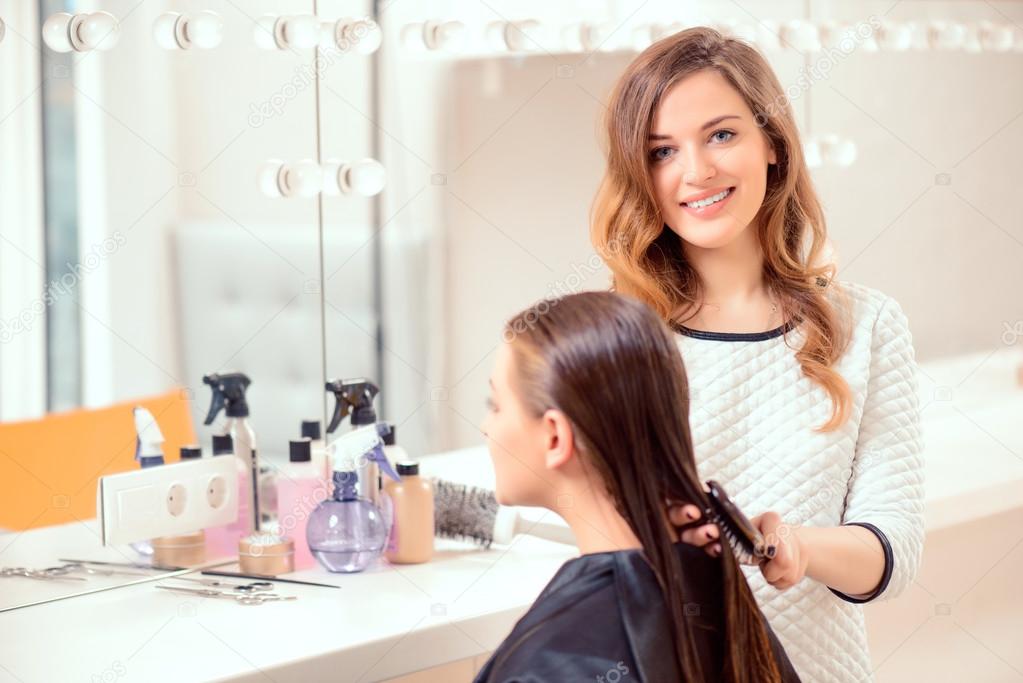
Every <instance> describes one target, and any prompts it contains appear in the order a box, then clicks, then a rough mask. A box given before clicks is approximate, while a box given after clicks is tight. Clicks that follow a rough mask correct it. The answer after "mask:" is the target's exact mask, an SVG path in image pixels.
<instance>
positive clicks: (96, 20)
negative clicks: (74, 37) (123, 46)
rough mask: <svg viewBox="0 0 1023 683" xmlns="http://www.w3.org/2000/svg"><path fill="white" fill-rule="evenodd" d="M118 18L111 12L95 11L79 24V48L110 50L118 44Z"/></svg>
mask: <svg viewBox="0 0 1023 683" xmlns="http://www.w3.org/2000/svg"><path fill="white" fill-rule="evenodd" d="M117 38H118V24H117V19H116V18H115V17H114V15H113V14H110V13H109V12H93V13H92V14H89V15H87V16H86V17H84V18H83V19H82V21H81V22H80V23H79V24H78V40H79V41H81V46H80V47H79V48H78V50H80V51H81V50H109V49H111V48H112V47H114V45H116V44H117Z"/></svg>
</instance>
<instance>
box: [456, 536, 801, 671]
mask: <svg viewBox="0 0 1023 683" xmlns="http://www.w3.org/2000/svg"><path fill="white" fill-rule="evenodd" d="M675 548H676V550H677V552H678V553H679V557H680V558H681V560H682V579H683V583H684V586H683V590H684V592H685V595H686V596H688V598H687V599H690V600H693V601H694V602H692V603H689V604H688V605H686V606H685V607H684V612H685V614H687V615H689V618H690V619H691V621H690V622H689V623H690V624H691V625H693V626H694V627H695V628H694V630H693V632H694V639H695V642H696V650H697V652H698V654H699V657H700V662H701V664H702V666H703V671H704V672H705V675H707V676H708V680H715V678H714V676H715V674H717V673H719V672H720V671H721V670H722V666H723V665H722V661H723V657H724V651H723V637H724V636H723V633H724V629H723V625H722V618H723V603H722V593H721V591H722V576H721V567H720V561H719V560H717V559H715V558H712V557H710V556H708V555H707V553H706V552H704V551H703V550H702V549H701V548H697V547H694V546H691V545H689V544H686V543H677V544H676V545H675ZM640 552H641V551H639V550H623V551H617V552H605V553H594V554H592V555H583V556H582V557H578V558H576V559H573V560H569V561H568V562H566V563H565V564H564V565H563V566H562V567H561V569H559V570H558V573H557V574H555V575H554V578H553V579H551V582H550V583H549V584H547V587H546V588H544V589H543V592H542V593H540V597H538V598H537V599H536V602H534V603H533V606H532V607H530V608H529V611H528V612H526V614H525V616H523V617H522V619H520V620H519V622H518V623H517V624H516V625H515V628H514V629H512V632H511V635H509V636H508V637H507V638H506V639H505V640H504V642H503V643H501V645H500V646H499V647H498V648H497V650H496V651H495V652H494V654H493V655H492V656H491V657H490V660H489V661H487V663H486V664H485V665H484V666H483V668H482V669H481V670H480V672H479V674H477V676H476V679H475V681H476V683H568V682H572V681H591V682H593V681H596V682H598V683H600V682H604V683H617V682H618V681H625V682H626V683H635V682H638V681H644V682H645V683H667V682H669V681H672V682H674V681H680V680H682V678H681V674H680V673H679V671H678V668H677V666H676V664H675V656H674V654H673V652H674V649H673V647H672V643H671V632H670V626H669V618H668V613H667V610H666V608H665V606H664V598H663V596H662V594H661V590H660V587H659V586H658V585H657V579H656V578H655V577H654V573H653V570H652V569H651V568H650V566H649V565H648V564H647V563H646V561H645V560H644V559H643V557H642V555H641V554H640ZM765 623H766V620H765ZM767 628H768V635H769V637H770V639H771V645H772V647H773V649H774V653H775V657H776V659H777V661H778V665H779V668H780V669H781V672H782V680H783V681H798V680H799V677H798V676H797V675H796V672H795V670H794V669H793V668H792V664H791V663H790V662H789V659H788V657H787V656H786V655H785V651H784V650H783V649H782V647H781V645H780V644H779V643H778V640H777V638H776V637H775V635H774V632H773V631H771V629H770V626H768V627H767Z"/></svg>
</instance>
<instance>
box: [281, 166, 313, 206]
mask: <svg viewBox="0 0 1023 683" xmlns="http://www.w3.org/2000/svg"><path fill="white" fill-rule="evenodd" d="M283 179H284V182H283V187H282V188H281V189H282V190H283V191H284V192H285V194H286V195H287V196H289V197H314V196H316V193H318V192H319V191H320V188H321V187H322V186H323V172H322V171H321V170H320V167H319V165H318V164H317V163H316V162H315V161H313V160H311V159H303V160H302V161H299V162H296V163H294V164H292V165H291V166H289V167H288V168H287V169H285V171H284V174H283Z"/></svg>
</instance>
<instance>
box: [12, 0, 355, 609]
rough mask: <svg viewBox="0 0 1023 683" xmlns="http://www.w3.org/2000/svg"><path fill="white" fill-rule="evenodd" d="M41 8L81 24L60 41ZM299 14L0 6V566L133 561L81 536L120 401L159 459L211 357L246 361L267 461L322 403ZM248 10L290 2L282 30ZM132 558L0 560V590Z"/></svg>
mask: <svg viewBox="0 0 1023 683" xmlns="http://www.w3.org/2000/svg"><path fill="white" fill-rule="evenodd" d="M61 12H66V13H69V14H71V15H74V18H73V19H72V21H74V22H81V26H80V27H79V28H78V30H77V31H72V32H71V33H72V34H73V35H72V37H71V38H69V32H68V28H67V21H66V20H65V22H64V23H63V24H60V23H59V19H60V18H59V17H58V18H57V19H52V18H51V17H53V16H54V15H57V14H58V13H61ZM169 12H174V13H177V14H178V16H173V15H168V14H167V13H169ZM100 13H105V14H100ZM312 13H313V5H312V2H311V1H306V2H271V1H259V2H245V3H235V2H229V1H225V0H209V1H207V0H196V1H194V2H193V1H191V0H188V1H180V0H175V2H162V1H155V2H153V1H149V2H144V3H137V2H127V1H121V0H96V1H92V2H88V1H82V2H72V1H69V2H60V1H56V0H42V1H41V2H3V3H0V18H2V20H3V22H4V25H5V26H6V31H5V32H4V33H5V35H4V38H3V40H2V41H0V91H2V96H0V103H2V104H0V120H2V122H0V136H2V142H0V163H2V177H3V180H2V182H0V185H2V189H0V196H2V201H0V206H2V207H3V208H2V209H0V210H2V212H3V213H2V223H0V233H2V235H3V239H2V246H0V270H2V272H3V281H2V284H0V297H2V305H0V309H2V311H3V315H2V319H3V323H4V327H3V331H4V339H3V344H2V345H0V368H2V369H0V375H2V376H3V378H4V381H3V386H4V389H3V391H2V396H0V419H2V424H0V434H3V435H4V436H2V437H0V482H2V483H0V488H2V490H3V491H4V493H3V495H2V497H3V499H4V502H3V504H2V505H0V508H2V511H3V512H2V514H3V520H0V527H3V529H4V533H3V534H2V535H0V566H2V567H8V568H11V567H24V568H29V569H31V568H46V567H54V566H60V565H63V564H65V563H64V562H62V561H61V560H63V559H68V558H70V559H79V558H82V559H88V560H102V561H108V562H117V563H124V564H131V563H138V562H142V563H145V562H147V561H148V559H147V556H146V555H144V554H139V553H136V552H135V551H134V550H133V549H132V548H129V547H127V546H125V547H107V548H104V547H102V545H101V543H100V536H99V531H98V528H97V524H96V519H95V517H96V482H97V478H98V477H100V476H102V475H105V474H111V473H114V472H120V471H127V470H130V469H133V468H137V467H138V466H139V465H138V463H136V462H135V461H134V459H133V456H134V453H135V436H136V434H135V422H134V420H133V408H134V406H136V405H139V406H144V407H146V408H147V409H149V411H150V412H151V414H152V415H153V417H154V418H155V419H156V421H157V423H158V424H159V426H160V428H161V431H162V433H163V437H164V439H165V441H164V443H163V451H164V455H165V459H166V462H168V463H173V462H176V461H177V460H178V459H179V449H180V447H182V446H185V445H188V444H192V443H195V444H200V445H201V446H202V447H203V449H204V450H205V454H206V456H207V457H209V455H210V453H209V451H210V440H211V436H212V434H213V433H214V432H215V430H217V429H219V428H220V427H221V425H222V423H223V421H224V415H223V413H221V414H220V415H218V416H217V419H216V421H215V422H214V423H213V424H212V425H210V426H206V425H205V424H204V421H205V418H206V414H207V411H208V409H209V406H210V400H211V391H210V387H209V386H207V385H205V384H204V383H203V376H204V375H206V374H209V373H223V372H226V371H240V372H243V373H245V374H246V375H248V376H249V377H250V378H251V379H252V384H251V387H250V388H249V390H248V400H249V405H250V409H251V418H250V419H251V423H252V425H253V428H254V430H255V432H256V435H257V441H258V446H259V450H260V453H261V456H262V458H263V460H264V461H265V464H267V465H268V466H273V465H274V463H276V462H279V461H280V460H281V459H282V458H283V459H286V458H287V453H288V440H289V439H291V438H296V437H298V436H299V433H300V428H301V422H302V421H303V420H307V419H308V420H317V421H322V420H323V411H324V404H325V401H324V395H323V377H324V371H323V342H322V340H323V334H322V325H321V272H320V248H319V247H320V232H319V215H318V205H317V201H318V191H319V187H318V185H315V184H313V185H312V186H311V185H310V182H311V180H310V178H312V180H315V173H310V172H309V170H308V169H309V168H310V167H314V166H315V163H316V158H317V137H316V129H317V116H316V108H315V107H316V101H315V92H314V88H313V87H311V83H310V82H308V81H307V82H306V83H305V85H304V86H303V81H302V80H301V78H302V76H303V74H305V75H308V74H310V73H311V72H312V65H313V61H314V52H315V50H314V49H313V47H312V45H311V44H310V43H309V42H308V40H309V35H307V34H308V33H309V31H310V20H311V17H312ZM81 15H85V16H84V17H82V16H81ZM263 15H274V16H279V15H299V17H300V19H301V18H302V17H303V16H304V17H306V19H305V21H304V22H303V21H301V20H300V21H298V22H296V23H295V24H293V25H292V27H291V32H290V33H289V36H290V37H291V38H292V41H291V43H290V44H283V45H282V44H278V43H277V42H276V41H275V37H274V35H273V25H272V24H270V26H269V27H266V26H265V25H263V24H259V23H258V22H257V20H258V19H259V18H260V17H261V16H263ZM180 17H187V19H188V24H187V26H181V23H180V21H179V20H180ZM54 22H57V23H54ZM264 23H265V22H264ZM317 29H318V25H317V24H316V23H315V22H314V21H313V22H312V30H313V32H314V33H313V36H312V37H313V38H314V39H315V38H316V30H317ZM261 33H262V35H261ZM72 39H73V41H74V44H70V43H71V42H72ZM282 187H283V188H284V190H283V191H282V189H281V188H282ZM370 346H372V345H370ZM30 530H38V531H39V532H41V534H42V535H40V534H37V533H26V532H27V531H30ZM207 559H209V560H215V559H217V558H214V557H209V558H207ZM111 567H114V566H113V565H111ZM111 571H113V570H111ZM145 574H146V572H145V570H139V569H138V568H124V567H119V568H117V571H116V572H114V573H110V572H98V571H94V572H92V573H88V574H87V573H85V572H84V571H74V572H72V573H70V574H67V575H65V576H62V577H60V578H55V579H52V580H44V579H41V578H37V579H32V578H27V577H18V576H14V577H11V578H4V579H2V580H0V608H4V607H9V606H11V605H13V604H21V603H24V602H27V601H34V600H45V599H50V598H53V597H59V596H61V595H68V594H72V593H77V592H81V591H82V590H86V589H91V588H98V587H105V586H109V585H112V584H114V583H117V582H129V581H135V580H138V579H139V578H140V576H143V575H145Z"/></svg>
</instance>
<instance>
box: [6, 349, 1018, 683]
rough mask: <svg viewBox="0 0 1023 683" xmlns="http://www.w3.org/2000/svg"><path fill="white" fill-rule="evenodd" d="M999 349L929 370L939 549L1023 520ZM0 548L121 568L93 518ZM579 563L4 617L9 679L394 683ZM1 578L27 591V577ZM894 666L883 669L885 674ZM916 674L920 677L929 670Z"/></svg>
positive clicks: (471, 462)
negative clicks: (274, 595) (1001, 522)
mask: <svg viewBox="0 0 1023 683" xmlns="http://www.w3.org/2000/svg"><path fill="white" fill-rule="evenodd" d="M1003 355H1004V356H1006V357H1005V358H993V359H990V360H985V359H984V358H983V357H962V358H959V359H954V360H950V361H946V362H943V363H941V364H928V365H926V366H924V367H923V368H921V374H920V382H921V386H920V397H921V406H922V407H923V409H924V412H923V417H924V424H923V431H924V443H925V453H924V458H925V463H926V478H927V486H926V490H927V507H926V510H927V531H928V538H929V539H930V538H932V536H934V539H935V540H936V541H937V540H938V539H939V538H941V537H943V536H942V534H944V535H948V534H950V533H951V534H957V533H959V531H957V530H958V529H967V528H972V527H970V526H969V525H971V524H973V525H975V524H977V523H981V522H980V520H985V519H992V518H994V517H996V516H1001V517H1003V518H1004V517H1005V514H1006V513H1009V514H1014V515H1017V516H1018V514H1017V513H1019V512H1020V510H1021V505H1023V502H1021V500H1020V496H1019V491H1020V490H1023V460H1021V459H1020V456H1019V455H1018V454H1020V453H1023V430H1020V428H1019V416H1020V415H1023V390H1021V389H1019V388H1018V387H1017V386H1016V385H1015V383H1014V380H1013V379H1012V377H1013V372H1014V369H1015V368H1014V365H1013V362H1014V361H1015V357H1014V356H1013V357H1008V354H1006V353H1004V352H1003ZM964 377H965V378H966V379H963V378H964ZM949 387H951V388H949ZM423 471H424V474H426V475H430V476H442V477H444V478H447V479H452V480H457V481H463V482H472V483H475V484H477V485H481V486H493V471H492V468H491V466H490V462H489V458H488V457H487V454H486V450H485V449H484V448H471V449H466V450H462V451H456V452H453V453H448V454H444V455H437V456H431V457H428V458H424V459H423ZM535 514H536V515H544V514H549V513H545V512H543V511H537V512H536V513H535ZM936 532H940V533H936ZM971 533H974V532H972V531H971ZM0 543H5V544H6V546H5V547H6V550H5V552H4V554H3V558H4V562H3V564H5V565H10V564H12V563H13V562H15V561H18V562H20V563H21V564H25V565H28V566H39V565H41V564H44V563H46V562H49V561H51V560H54V561H55V560H56V558H57V557H67V556H71V557H76V556H81V557H84V558H87V559H114V560H117V559H120V560H122V561H123V559H124V557H123V556H120V555H119V554H118V553H117V551H116V550H115V549H110V548H101V547H100V546H99V541H98V537H97V536H96V530H95V520H90V521H88V522H84V523H76V524H71V525H63V526H59V527H50V528H44V529H39V530H36V531H32V532H27V533H24V534H20V535H14V536H13V537H12V536H0ZM928 543H930V541H928ZM956 543H959V541H956ZM42 549H48V550H49V551H50V552H49V554H50V555H52V557H50V556H44V555H42V554H40V551H41V550H42ZM933 549H935V548H932V550H933ZM574 555H575V550H574V548H570V547H567V546H563V545H559V544H556V543H551V542H547V541H544V540H540V539H536V538H532V537H529V536H519V537H517V538H516V540H515V541H514V543H512V544H511V545H510V546H508V547H502V548H497V547H495V548H494V549H491V550H487V551H483V550H480V549H477V548H474V547H473V546H470V545H468V544H465V543H460V542H454V541H446V540H440V539H438V541H437V554H436V557H435V559H434V560H433V561H432V562H430V563H427V564H424V565H412V566H399V567H392V566H388V565H386V564H381V566H379V567H378V568H376V569H373V570H370V571H367V572H364V573H362V574H350V575H345V574H330V573H328V572H327V571H325V570H322V569H320V568H319V567H317V568H315V569H309V570H305V571H301V572H296V573H295V574H294V575H291V576H294V578H298V579H305V580H310V581H321V582H326V583H335V584H337V585H340V586H341V588H340V589H329V588H318V587H311V586H300V585H288V584H280V585H279V588H278V590H279V591H280V592H281V593H284V594H288V595H296V596H298V597H299V599H298V600H297V601H294V602H288V603H268V604H264V605H255V606H246V605H241V604H234V603H232V602H229V601H227V600H222V599H216V598H192V597H190V596H185V595H179V594H175V593H171V592H165V591H159V590H157V589H155V588H154V587H153V583H145V584H138V585H133V586H129V587H126V588H119V589H117V590H110V591H106V592H100V593H95V594H92V595H87V596H82V597H76V598H73V599H71V600H65V601H60V602H54V603H50V604H45V605H39V606H34V607H30V608H27V609H20V610H15V611H11V612H6V613H0V633H2V634H3V635H2V637H0V683H7V682H8V681H11V682H13V681H19V682H31V681H45V682H49V681H56V680H73V679H87V680H98V681H99V680H102V681H115V680H116V681H121V680H122V679H123V680H124V681H145V682H146V683H150V682H155V681H164V680H166V681H171V680H175V681H177V680H187V681H199V680H232V681H248V680H252V681H256V680H265V679H266V678H267V676H269V677H270V678H271V679H273V680H278V681H283V680H332V681H379V680H386V679H388V678H391V677H395V676H399V675H402V674H405V673H409V672H413V671H419V670H423V669H427V668H430V667H434V666H438V665H442V664H445V663H449V662H455V661H457V660H466V659H469V658H472V657H475V656H478V655H481V654H485V653H487V652H489V651H492V650H493V649H494V648H495V647H496V646H497V645H498V644H499V643H500V641H501V640H502V639H503V638H504V637H505V636H506V635H507V633H508V632H509V630H510V629H511V627H512V625H513V624H514V623H515V621H516V620H517V619H518V618H519V617H520V616H521V615H522V614H523V612H524V611H525V610H526V609H527V607H528V606H529V605H530V604H531V603H532V601H533V600H534V599H535V597H536V596H537V595H538V593H539V592H540V590H541V589H542V588H543V587H544V586H545V585H546V583H547V582H548V581H549V580H550V578H551V577H552V576H553V574H554V573H555V572H556V571H557V569H558V567H560V566H561V564H562V563H564V562H565V561H566V560H567V559H569V558H571V557H573V556H574ZM115 556H116V557H115ZM29 558H34V560H33V561H29ZM227 569H231V567H227ZM0 581H5V582H13V581H18V582H19V590H21V588H20V586H22V585H23V586H24V587H25V590H33V588H32V586H31V584H32V583H33V582H31V581H29V580H28V579H0ZM12 587H13V584H12V583H6V584H5V585H4V586H3V589H4V590H11V589H12ZM918 597H919V596H918ZM915 599H916V598H914V597H913V596H912V595H910V596H908V597H907V599H905V600H903V599H900V600H898V601H895V603H888V606H887V607H886V606H884V605H879V606H877V607H874V608H871V609H868V620H869V623H870V624H871V631H872V633H871V640H872V644H871V647H872V651H874V652H875V653H876V656H875V658H878V657H884V658H885V659H887V658H888V656H889V655H890V654H891V652H889V651H888V650H887V649H886V644H887V643H888V642H889V641H891V642H892V643H902V642H903V640H904V639H905V638H906V634H905V633H894V632H893V633H891V634H889V633H887V632H884V633H882V630H883V628H886V626H885V624H882V623H881V622H894V619H893V618H889V615H890V614H891V615H892V616H893V617H894V616H895V613H894V612H893V611H892V610H898V609H899V605H900V604H902V605H909V602H907V600H908V601H910V602H912V601H913V600H915ZM927 599H933V598H927ZM872 610H887V611H882V612H875V613H877V614H884V615H885V618H884V619H879V618H877V617H874V618H871V616H870V615H871V612H872ZM903 611H905V610H903ZM914 618H915V617H914ZM907 619H909V617H907ZM907 623H911V624H912V623H914V622H912V621H911V620H910V621H907ZM879 624H880V625H879ZM897 660H898V658H897V657H896V658H892V659H887V661H888V663H887V664H886V665H885V669H893V667H895V666H896V664H893V662H896V661H897ZM906 666H907V667H908V670H914V669H915V668H916V667H918V666H919V662H918V661H913V662H907V664H906ZM264 674H265V675H264ZM893 680H894V679H893Z"/></svg>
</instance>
